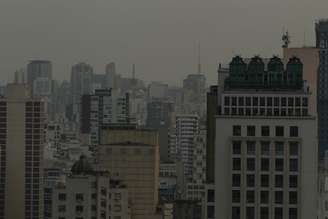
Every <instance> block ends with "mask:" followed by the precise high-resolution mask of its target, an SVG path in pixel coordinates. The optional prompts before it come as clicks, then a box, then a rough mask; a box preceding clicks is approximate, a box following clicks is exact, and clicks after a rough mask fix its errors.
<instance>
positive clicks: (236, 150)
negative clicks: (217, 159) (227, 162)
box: [232, 141, 241, 155]
mask: <svg viewBox="0 0 328 219" xmlns="http://www.w3.org/2000/svg"><path fill="white" fill-rule="evenodd" d="M232 153H233V154H234V155H239V154H241V141H233V142H232Z"/></svg>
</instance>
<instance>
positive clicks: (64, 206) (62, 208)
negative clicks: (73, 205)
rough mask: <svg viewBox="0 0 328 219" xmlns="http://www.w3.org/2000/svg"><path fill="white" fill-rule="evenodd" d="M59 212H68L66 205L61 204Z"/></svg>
mask: <svg viewBox="0 0 328 219" xmlns="http://www.w3.org/2000/svg"><path fill="white" fill-rule="evenodd" d="M58 212H66V205H59V206H58Z"/></svg>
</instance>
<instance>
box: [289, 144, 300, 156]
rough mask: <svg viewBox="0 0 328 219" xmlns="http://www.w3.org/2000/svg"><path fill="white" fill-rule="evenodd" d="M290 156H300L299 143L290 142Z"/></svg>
mask: <svg viewBox="0 0 328 219" xmlns="http://www.w3.org/2000/svg"><path fill="white" fill-rule="evenodd" d="M289 154H290V155H291V156H297V155H298V143H297V142H289Z"/></svg>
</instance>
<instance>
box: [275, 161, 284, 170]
mask: <svg viewBox="0 0 328 219" xmlns="http://www.w3.org/2000/svg"><path fill="white" fill-rule="evenodd" d="M275 164H276V171H284V159H280V158H279V159H276V160H275Z"/></svg>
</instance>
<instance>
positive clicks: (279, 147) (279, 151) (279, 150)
mask: <svg viewBox="0 0 328 219" xmlns="http://www.w3.org/2000/svg"><path fill="white" fill-rule="evenodd" d="M275 152H276V156H282V155H284V142H281V141H277V142H275Z"/></svg>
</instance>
